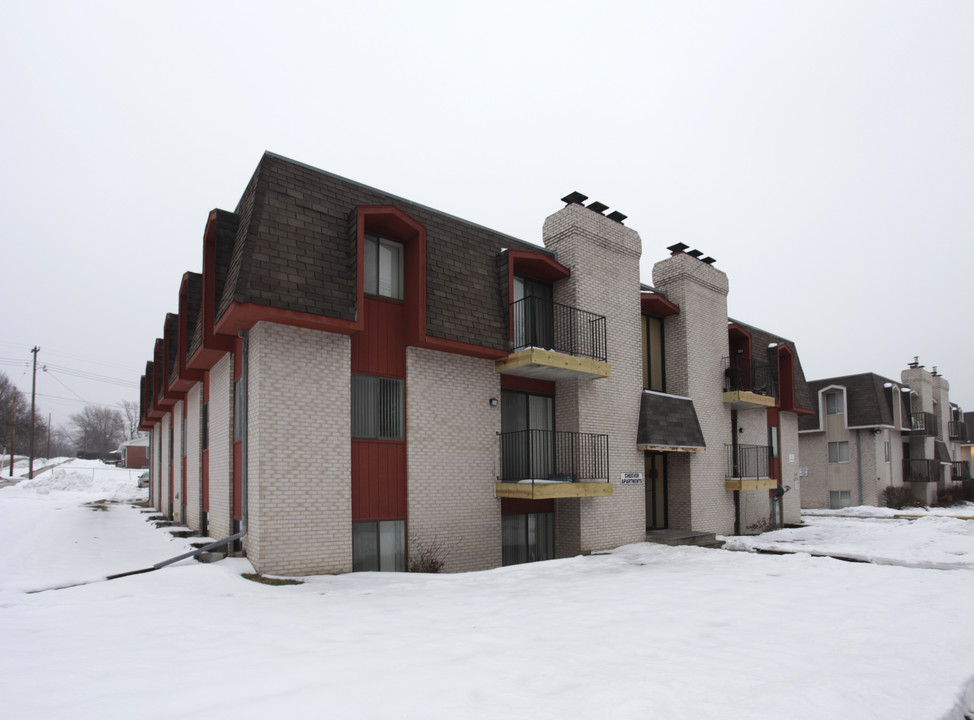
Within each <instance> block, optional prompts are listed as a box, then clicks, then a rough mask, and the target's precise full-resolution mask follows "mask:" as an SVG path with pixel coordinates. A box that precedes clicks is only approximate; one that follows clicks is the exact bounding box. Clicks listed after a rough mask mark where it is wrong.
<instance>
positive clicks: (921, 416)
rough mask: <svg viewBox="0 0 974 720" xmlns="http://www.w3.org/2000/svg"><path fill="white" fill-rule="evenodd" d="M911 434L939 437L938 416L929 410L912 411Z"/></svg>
mask: <svg viewBox="0 0 974 720" xmlns="http://www.w3.org/2000/svg"><path fill="white" fill-rule="evenodd" d="M910 434H911V435H917V436H922V437H937V416H936V415H934V414H933V413H928V412H915V413H910Z"/></svg>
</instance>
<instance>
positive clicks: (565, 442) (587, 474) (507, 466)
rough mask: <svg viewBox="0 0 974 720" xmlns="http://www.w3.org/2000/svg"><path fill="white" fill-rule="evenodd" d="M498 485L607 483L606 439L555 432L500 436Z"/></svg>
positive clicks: (502, 434)
mask: <svg viewBox="0 0 974 720" xmlns="http://www.w3.org/2000/svg"><path fill="white" fill-rule="evenodd" d="M500 438H501V475H500V478H499V479H500V481H501V482H521V481H522V480H532V481H553V482H593V481H603V482H608V481H609V436H608V435H596V434H594V433H576V432H561V431H557V430H517V431H514V432H505V433H501V434H500Z"/></svg>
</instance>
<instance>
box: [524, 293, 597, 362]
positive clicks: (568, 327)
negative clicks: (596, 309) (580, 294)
mask: <svg viewBox="0 0 974 720" xmlns="http://www.w3.org/2000/svg"><path fill="white" fill-rule="evenodd" d="M511 313H512V316H513V322H514V351H515V352H516V351H518V350H523V349H525V348H530V347H536V348H542V349H544V350H554V351H555V352H560V353H565V354H567V355H573V356H575V357H585V358H591V359H592V360H598V361H599V362H605V361H606V338H605V317H604V316H602V315H596V314H595V313H590V312H586V311H585V310H579V309H577V308H573V307H569V306H568V305H561V304H559V303H556V302H551V301H550V300H545V299H544V298H540V297H526V298H524V299H522V300H518V301H517V302H515V303H513V304H512V305H511Z"/></svg>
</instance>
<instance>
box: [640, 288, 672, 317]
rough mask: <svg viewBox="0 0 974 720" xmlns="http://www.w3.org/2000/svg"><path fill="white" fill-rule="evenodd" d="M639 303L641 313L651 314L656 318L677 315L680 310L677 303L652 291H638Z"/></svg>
mask: <svg viewBox="0 0 974 720" xmlns="http://www.w3.org/2000/svg"><path fill="white" fill-rule="evenodd" d="M639 305H640V308H641V310H642V313H643V315H652V316H653V317H658V318H665V317H669V316H670V315H677V314H679V312H680V306H679V305H677V304H676V303H672V302H670V301H669V300H667V299H666V298H665V297H663V296H662V295H660V294H659V293H654V292H641V293H639Z"/></svg>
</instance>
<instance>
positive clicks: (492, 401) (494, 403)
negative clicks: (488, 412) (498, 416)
mask: <svg viewBox="0 0 974 720" xmlns="http://www.w3.org/2000/svg"><path fill="white" fill-rule="evenodd" d="M489 402H490V406H491V407H497V398H491V399H490V400H489Z"/></svg>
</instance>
